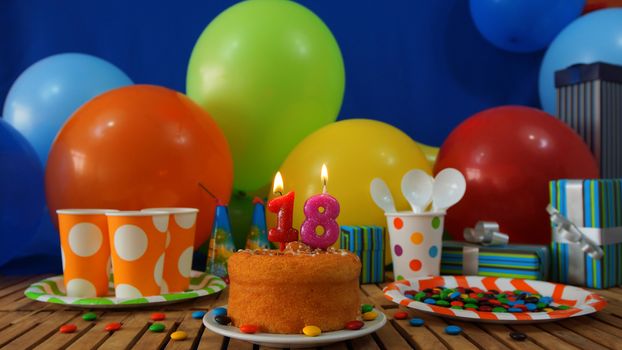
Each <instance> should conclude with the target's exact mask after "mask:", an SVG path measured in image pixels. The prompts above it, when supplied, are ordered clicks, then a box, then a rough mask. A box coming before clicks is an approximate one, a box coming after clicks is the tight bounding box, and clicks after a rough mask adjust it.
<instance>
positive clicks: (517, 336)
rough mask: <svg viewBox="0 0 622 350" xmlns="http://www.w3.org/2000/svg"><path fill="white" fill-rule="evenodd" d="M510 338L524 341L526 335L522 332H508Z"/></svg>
mask: <svg viewBox="0 0 622 350" xmlns="http://www.w3.org/2000/svg"><path fill="white" fill-rule="evenodd" d="M510 338H512V339H514V340H518V341H524V340H525V339H527V335H525V333H522V332H510Z"/></svg>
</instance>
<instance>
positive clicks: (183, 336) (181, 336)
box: [171, 331, 188, 340]
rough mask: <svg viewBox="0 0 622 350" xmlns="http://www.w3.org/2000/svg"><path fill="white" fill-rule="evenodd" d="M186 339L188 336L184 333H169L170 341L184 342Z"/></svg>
mask: <svg viewBox="0 0 622 350" xmlns="http://www.w3.org/2000/svg"><path fill="white" fill-rule="evenodd" d="M186 338H188V334H187V333H186V332H184V331H176V332H173V333H171V339H173V340H184V339H186Z"/></svg>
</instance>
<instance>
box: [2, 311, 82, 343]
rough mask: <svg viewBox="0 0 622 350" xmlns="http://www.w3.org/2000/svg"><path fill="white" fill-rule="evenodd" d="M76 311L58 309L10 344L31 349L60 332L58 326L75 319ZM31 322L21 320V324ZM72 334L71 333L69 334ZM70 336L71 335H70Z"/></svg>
mask: <svg viewBox="0 0 622 350" xmlns="http://www.w3.org/2000/svg"><path fill="white" fill-rule="evenodd" d="M78 315H79V313H78V312H76V311H56V312H53V313H52V314H51V315H49V316H48V317H45V318H44V319H43V320H42V322H40V323H39V324H38V325H37V326H36V327H32V325H29V326H30V329H29V331H27V332H24V333H23V334H22V335H21V336H19V337H17V338H16V339H14V340H13V341H11V342H10V343H9V344H10V346H11V347H12V348H15V349H30V348H33V347H35V346H37V345H38V344H40V343H42V342H44V341H46V340H47V339H48V338H50V337H51V336H52V335H54V333H56V332H58V328H59V327H60V326H62V325H63V324H66V323H69V322H72V323H73V319H74V318H75V317H76V316H78ZM28 323H29V322H26V321H24V322H21V323H19V324H20V325H21V324H28ZM69 336H71V335H69ZM68 338H69V337H68Z"/></svg>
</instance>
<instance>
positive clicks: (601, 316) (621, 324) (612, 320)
mask: <svg viewBox="0 0 622 350" xmlns="http://www.w3.org/2000/svg"><path fill="white" fill-rule="evenodd" d="M590 317H592V318H594V319H596V320H599V321H601V322H605V323H607V324H609V325H612V326H614V327H616V328H619V329H621V330H622V318H620V317H616V316H613V315H612V314H609V313H606V312H597V313H595V314H593V315H591V316H590ZM616 334H622V332H620V331H618V332H617V333H616Z"/></svg>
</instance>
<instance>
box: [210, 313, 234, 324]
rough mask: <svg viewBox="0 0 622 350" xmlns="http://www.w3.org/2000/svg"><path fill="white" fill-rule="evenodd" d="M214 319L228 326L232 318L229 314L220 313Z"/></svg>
mask: <svg viewBox="0 0 622 350" xmlns="http://www.w3.org/2000/svg"><path fill="white" fill-rule="evenodd" d="M214 321H216V322H217V323H218V324H221V325H223V326H226V325H228V324H229V323H231V318H229V316H227V315H218V316H216V317H214Z"/></svg>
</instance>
